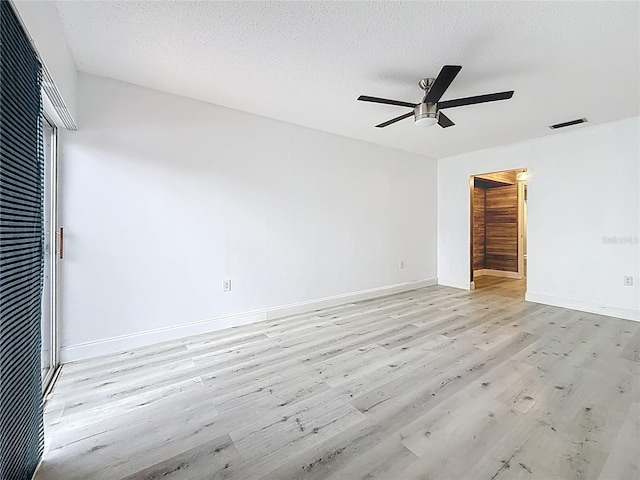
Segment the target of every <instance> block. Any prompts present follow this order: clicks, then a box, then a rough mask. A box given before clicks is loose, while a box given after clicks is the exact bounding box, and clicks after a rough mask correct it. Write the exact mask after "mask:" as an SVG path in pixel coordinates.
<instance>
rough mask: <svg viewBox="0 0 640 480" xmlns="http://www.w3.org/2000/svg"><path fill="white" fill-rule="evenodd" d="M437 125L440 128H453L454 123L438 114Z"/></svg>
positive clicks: (442, 114) (443, 115) (440, 113)
mask: <svg viewBox="0 0 640 480" xmlns="http://www.w3.org/2000/svg"><path fill="white" fill-rule="evenodd" d="M438 125H440V126H441V127H442V128H447V127H453V126H454V125H455V123H453V122H452V121H451V119H450V118H449V117H447V116H446V115H445V114H444V113H442V112H438Z"/></svg>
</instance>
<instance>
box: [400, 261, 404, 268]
mask: <svg viewBox="0 0 640 480" xmlns="http://www.w3.org/2000/svg"><path fill="white" fill-rule="evenodd" d="M403 268H404V260H400V270H402V269H403Z"/></svg>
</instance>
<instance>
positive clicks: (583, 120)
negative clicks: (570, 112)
mask: <svg viewBox="0 0 640 480" xmlns="http://www.w3.org/2000/svg"><path fill="white" fill-rule="evenodd" d="M585 122H587V119H586V118H579V119H578V120H571V121H569V122H563V123H556V124H555V125H549V128H550V129H551V130H555V129H557V128H564V127H570V126H571V125H578V124H579V123H585Z"/></svg>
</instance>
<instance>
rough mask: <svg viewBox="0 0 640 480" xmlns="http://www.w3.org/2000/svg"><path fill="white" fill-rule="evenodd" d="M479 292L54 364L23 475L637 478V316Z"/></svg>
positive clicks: (437, 290)
mask: <svg viewBox="0 0 640 480" xmlns="http://www.w3.org/2000/svg"><path fill="white" fill-rule="evenodd" d="M478 281H479V285H478V289H477V290H475V291H470V292H468V291H462V290H457V289H453V288H448V287H441V286H438V287H429V288H424V289H420V290H414V291H410V292H406V293H401V294H396V295H391V296H388V297H384V298H378V299H374V300H368V301H363V302H357V303H352V304H347V305H342V306H339V307H334V308H327V309H323V310H319V311H316V312H314V313H311V314H306V315H296V316H292V317H288V318H284V319H279V320H274V321H268V322H263V323H258V324H253V325H249V326H244V327H239V328H234V329H229V330H225V331H219V332H216V333H212V334H208V335H204V336H199V337H194V338H189V339H186V340H182V341H174V342H170V343H165V344H162V345H156V346H154V347H150V348H145V349H140V350H136V351H132V352H127V353H122V354H117V355H112V356H108V357H102V358H99V359H92V360H90V361H84V362H79V363H76V364H70V365H67V366H65V367H64V370H63V374H62V377H61V378H60V381H59V383H58V385H57V387H56V390H55V392H54V395H53V398H52V399H51V400H50V401H49V402H48V404H47V406H46V437H47V440H46V443H47V446H46V452H45V455H44V460H43V464H42V466H41V468H40V470H39V473H38V475H37V477H36V478H37V479H38V480H45V479H46V480H76V479H77V480H102V479H108V480H120V479H149V480H151V479H166V480H178V479H179V480H186V479H189V480H195V479H203V480H204V479H208V480H210V479H223V478H228V479H239V480H251V479H257V478H268V479H282V480H285V479H296V480H297V479H348V480H352V479H371V478H377V479H379V478H385V479H392V480H400V479H417V478H420V479H487V480H495V479H500V480H504V479H508V478H526V479H545V480H546V479H574V478H575V479H589V478H593V479H596V478H601V479H637V478H639V469H638V463H639V445H640V438H639V436H640V403H639V401H640V397H639V383H640V382H639V378H640V323H637V322H632V321H625V320H619V319H614V318H608V317H602V316H598V315H592V314H588V313H582V312H576V311H571V310H566V309H562V308H555V307H548V306H544V305H538V304H533V303H526V302H524V300H523V297H522V292H523V289H524V284H523V283H522V282H521V281H514V280H500V279H495V278H490V277H485V278H482V279H478Z"/></svg>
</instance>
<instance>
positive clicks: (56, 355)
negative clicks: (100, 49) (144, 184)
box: [42, 111, 60, 397]
mask: <svg viewBox="0 0 640 480" xmlns="http://www.w3.org/2000/svg"><path fill="white" fill-rule="evenodd" d="M44 122H46V124H47V128H50V129H51V132H52V134H51V146H50V153H49V157H50V165H49V167H48V168H49V170H50V171H49V178H48V182H49V184H48V188H49V193H50V199H49V223H50V226H49V232H48V233H49V235H50V238H49V251H50V253H49V255H50V261H49V266H48V268H49V271H48V274H49V279H50V280H49V282H50V289H49V290H50V295H51V298H50V303H49V316H50V318H51V323H52V326H51V343H50V345H49V347H50V349H51V351H50V356H49V361H50V367H49V370H48V371H47V373H46V375H45V376H44V378H43V379H42V392H43V396H44V397H46V396H47V395H48V394H49V392H50V391H51V389H52V387H53V384H54V383H55V379H56V378H57V377H58V375H59V374H60V351H59V350H60V349H59V321H58V320H59V315H58V312H59V307H58V294H59V268H58V267H59V265H58V263H59V258H60V250H59V247H60V240H59V232H60V231H59V228H58V127H57V126H56V124H55V123H54V122H53V121H52V120H51V118H50V117H49V115H47V113H46V111H45V112H44V114H43V130H44V128H45V125H44ZM43 136H44V132H43ZM45 161H46V156H45ZM45 168H47V167H45ZM45 181H47V179H46V178H45Z"/></svg>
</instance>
